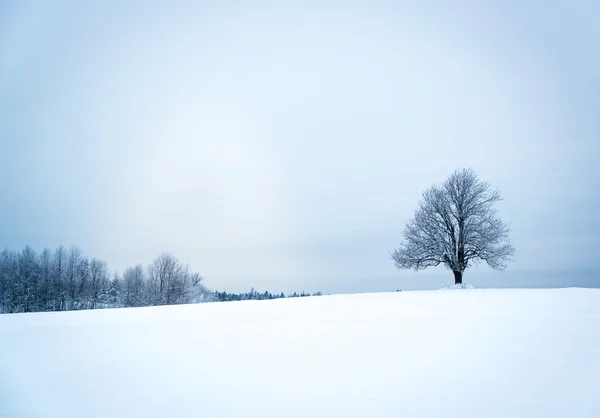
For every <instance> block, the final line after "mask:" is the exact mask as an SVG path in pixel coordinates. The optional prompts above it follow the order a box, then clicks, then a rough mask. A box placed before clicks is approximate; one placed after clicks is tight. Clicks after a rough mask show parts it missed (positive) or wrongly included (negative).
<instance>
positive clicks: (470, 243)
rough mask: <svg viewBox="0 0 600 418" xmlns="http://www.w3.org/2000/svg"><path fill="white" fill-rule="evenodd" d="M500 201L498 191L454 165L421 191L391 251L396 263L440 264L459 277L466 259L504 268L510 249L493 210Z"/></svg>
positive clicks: (420, 266) (503, 227)
mask: <svg viewBox="0 0 600 418" xmlns="http://www.w3.org/2000/svg"><path fill="white" fill-rule="evenodd" d="M500 200H502V197H501V196H500V192H499V191H498V190H493V189H491V187H490V185H489V184H488V183H486V182H483V181H481V180H480V179H479V178H478V177H477V175H476V174H475V172H474V171H473V170H471V169H463V170H456V171H455V172H454V173H453V174H452V175H450V177H449V178H448V179H447V180H446V181H445V182H444V183H443V184H441V185H440V186H433V187H431V188H430V189H428V190H426V191H425V192H424V193H423V198H422V200H421V202H420V203H419V207H418V209H417V210H416V212H415V215H414V218H413V219H411V220H410V221H409V222H408V223H407V224H406V226H405V228H404V231H403V233H402V237H403V240H402V242H401V244H400V246H399V247H398V248H397V249H396V250H395V251H394V252H393V253H392V255H391V256H392V259H393V260H394V262H395V263H396V267H398V268H400V269H414V270H417V271H418V270H423V269H425V268H427V267H431V266H437V265H439V264H444V265H445V266H446V267H447V268H448V269H450V270H452V271H454V272H456V273H460V275H461V277H462V273H463V272H464V271H465V270H466V269H467V268H468V267H469V266H470V264H471V263H478V262H480V261H484V262H486V263H487V264H488V265H489V266H490V267H491V268H493V269H496V270H503V269H505V268H506V265H507V263H508V262H509V261H511V258H512V256H513V255H514V248H513V247H512V246H511V245H510V243H509V242H508V235H509V228H508V227H507V226H506V225H505V224H504V223H503V222H502V221H501V220H500V219H499V218H498V217H497V213H496V210H495V209H494V204H495V203H496V202H498V201H500Z"/></svg>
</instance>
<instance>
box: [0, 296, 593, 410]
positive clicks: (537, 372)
mask: <svg viewBox="0 0 600 418" xmlns="http://www.w3.org/2000/svg"><path fill="white" fill-rule="evenodd" d="M0 417H10V418H20V417H27V418H30V417H35V418H38V417H44V418H54V417H56V418H59V417H60V418H71V417H72V418H81V417H89V418H93V417H102V418H107V417H127V418H133V417H178V418H184V417H277V418H280V417H344V418H346V417H361V418H364V417H428V418H432V417H459V418H482V417H512V418H515V417H571V418H573V417H596V418H597V417H600V290H599V289H556V290H491V289H488V290H464V291H462V292H439V291H419V292H393V293H380V294H364V295H337V296H322V297H311V298H297V299H284V300H274V301H246V302H229V303H211V304H203V305H186V306H170V307H154V308H136V309H114V310H98V311H82V312H64V313H39V314H17V315H0Z"/></svg>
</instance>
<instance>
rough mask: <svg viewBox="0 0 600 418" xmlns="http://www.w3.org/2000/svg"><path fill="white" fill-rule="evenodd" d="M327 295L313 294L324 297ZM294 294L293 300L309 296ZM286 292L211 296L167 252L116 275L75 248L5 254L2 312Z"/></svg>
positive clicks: (254, 295) (1, 258)
mask: <svg viewBox="0 0 600 418" xmlns="http://www.w3.org/2000/svg"><path fill="white" fill-rule="evenodd" d="M319 295H321V292H317V293H313V296H319ZM306 296H311V295H310V294H309V293H305V292H302V293H300V294H298V293H296V292H294V293H292V294H289V295H287V297H306ZM285 297H286V295H284V294H283V293H279V294H271V293H270V292H268V291H267V292H264V293H259V292H256V291H255V290H254V289H251V290H250V292H247V293H227V292H211V291H209V290H208V289H207V288H206V287H205V286H204V285H203V283H202V276H200V274H198V273H195V272H192V271H191V270H190V268H189V266H187V265H184V264H183V263H182V262H180V261H179V260H178V259H177V258H175V257H174V256H173V255H171V254H168V253H163V254H161V255H159V256H158V257H156V258H155V259H154V260H153V261H152V262H151V263H150V264H149V265H148V266H146V267H144V266H142V265H141V264H138V265H136V266H135V267H129V268H127V269H125V271H124V272H123V274H122V275H119V274H117V273H114V274H111V273H110V271H109V269H108V267H107V265H106V263H105V262H104V261H101V260H98V259H96V258H91V259H90V258H88V257H85V256H84V255H83V254H82V253H81V251H80V250H79V249H77V248H75V247H73V248H70V249H69V250H67V249H65V248H64V247H62V246H61V247H58V248H57V249H56V250H55V251H51V250H49V249H44V250H43V251H42V252H41V253H39V254H38V253H36V252H35V251H34V250H33V249H32V248H31V247H29V246H27V247H25V248H24V249H23V250H22V251H21V252H14V251H9V250H7V249H5V250H4V251H2V252H1V253H0V313H18V312H51V311H69V310H82V309H100V308H127V307H141V306H157V305H177V304H184V303H200V302H226V301H239V300H265V299H278V298H285Z"/></svg>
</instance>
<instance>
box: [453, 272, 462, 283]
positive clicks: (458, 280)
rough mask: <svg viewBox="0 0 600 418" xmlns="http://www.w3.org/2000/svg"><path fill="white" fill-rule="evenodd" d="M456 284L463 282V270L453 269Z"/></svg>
mask: <svg viewBox="0 0 600 418" xmlns="http://www.w3.org/2000/svg"><path fill="white" fill-rule="evenodd" d="M453 273H454V284H462V271H453Z"/></svg>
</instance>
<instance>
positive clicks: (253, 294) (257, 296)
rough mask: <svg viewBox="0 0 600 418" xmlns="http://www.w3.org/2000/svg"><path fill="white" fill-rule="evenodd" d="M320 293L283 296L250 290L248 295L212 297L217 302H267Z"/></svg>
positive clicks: (225, 294)
mask: <svg viewBox="0 0 600 418" xmlns="http://www.w3.org/2000/svg"><path fill="white" fill-rule="evenodd" d="M321 295H322V293H321V292H315V293H313V294H312V295H311V294H310V293H305V292H304V291H303V292H302V293H296V292H294V293H290V294H289V295H287V296H286V295H285V294H284V293H283V292H281V293H275V294H273V293H271V292H268V291H265V292H264V293H259V292H257V291H255V290H254V288H252V289H251V290H250V292H248V293H227V292H218V291H217V292H214V293H213V297H214V300H215V301H217V302H231V301H236V300H268V299H283V298H286V297H287V298H298V297H306V296H321Z"/></svg>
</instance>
